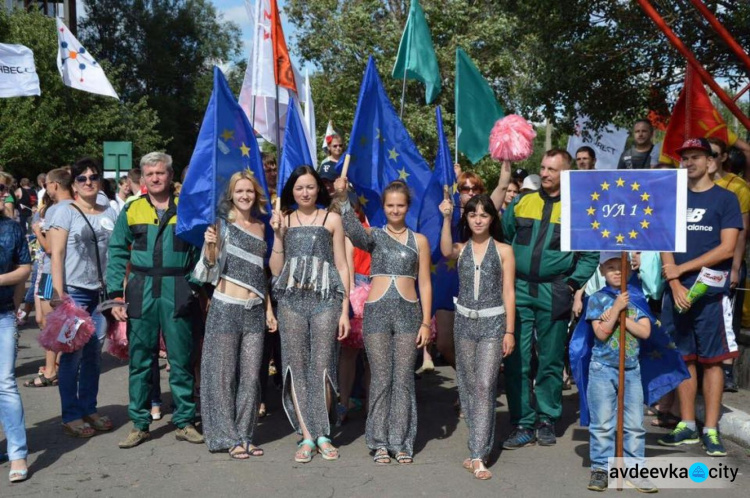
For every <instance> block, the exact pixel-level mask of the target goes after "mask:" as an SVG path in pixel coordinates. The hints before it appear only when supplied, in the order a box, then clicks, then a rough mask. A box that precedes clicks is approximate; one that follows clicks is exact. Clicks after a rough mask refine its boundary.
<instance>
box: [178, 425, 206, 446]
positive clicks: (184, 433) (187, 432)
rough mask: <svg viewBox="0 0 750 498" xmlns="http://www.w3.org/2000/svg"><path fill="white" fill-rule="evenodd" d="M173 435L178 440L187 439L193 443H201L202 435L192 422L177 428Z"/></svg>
mask: <svg viewBox="0 0 750 498" xmlns="http://www.w3.org/2000/svg"><path fill="white" fill-rule="evenodd" d="M174 436H175V438H176V439H177V440H178V441H187V442H188V443H193V444H203V435H202V434H201V433H200V432H198V429H196V428H195V426H194V425H193V424H188V425H186V426H185V427H183V428H181V429H177V430H176V431H175V432H174Z"/></svg>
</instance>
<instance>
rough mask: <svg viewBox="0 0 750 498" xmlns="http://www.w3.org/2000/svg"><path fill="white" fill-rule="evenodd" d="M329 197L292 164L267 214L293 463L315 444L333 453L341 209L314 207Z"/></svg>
mask: <svg viewBox="0 0 750 498" xmlns="http://www.w3.org/2000/svg"><path fill="white" fill-rule="evenodd" d="M330 202H331V198H330V196H329V195H328V192H327V191H326V189H325V187H324V185H323V182H322V181H321V179H320V177H319V176H318V174H317V172H316V171H315V170H314V169H312V168H311V167H310V166H300V167H299V168H297V169H295V170H294V171H293V172H292V174H291V175H290V176H289V179H288V180H287V182H286V185H284V189H283V191H282V193H281V198H280V206H279V201H277V206H276V209H275V210H274V212H273V216H272V217H271V227H272V228H273V230H274V232H275V234H276V236H275V237H274V244H273V248H272V252H271V260H270V262H269V266H270V267H271V272H272V273H273V275H274V276H278V279H277V280H276V284H275V285H274V294H275V296H276V298H277V299H278V308H277V310H278V318H279V329H280V330H281V363H282V365H283V369H284V370H283V372H282V373H283V378H284V389H283V403H284V410H285V411H286V414H287V417H289V421H290V422H291V424H292V427H294V429H295V430H296V431H297V433H299V434H301V435H302V437H303V439H302V442H301V443H300V444H299V445H298V448H297V452H296V454H295V455H294V459H295V461H296V462H300V463H307V462H309V461H310V460H312V455H313V452H314V451H315V450H316V448H317V451H318V453H320V454H321V456H322V457H323V458H324V459H325V460H335V459H337V458H338V457H339V453H338V450H337V449H336V448H335V447H334V446H333V445H332V444H331V440H330V430H331V427H330V424H329V420H328V407H329V406H330V403H331V401H332V400H331V399H330V398H328V396H329V395H331V394H332V392H333V391H335V390H336V340H337V339H338V340H339V341H340V340H343V339H345V338H346V336H347V335H348V334H349V328H350V326H349V268H348V265H347V261H346V251H345V248H344V227H343V226H342V225H341V217H340V216H339V215H338V214H336V213H329V212H328V211H327V210H323V209H318V207H317V204H321V205H323V206H325V207H328V205H329V204H330ZM294 205H296V209H293V206H294ZM282 213H284V214H283V215H282ZM329 386H330V388H331V389H329V388H328V387H329Z"/></svg>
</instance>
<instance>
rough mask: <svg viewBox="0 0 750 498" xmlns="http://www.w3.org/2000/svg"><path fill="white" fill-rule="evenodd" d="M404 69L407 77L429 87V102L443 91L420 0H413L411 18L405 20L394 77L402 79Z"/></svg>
mask: <svg viewBox="0 0 750 498" xmlns="http://www.w3.org/2000/svg"><path fill="white" fill-rule="evenodd" d="M404 68H406V77H407V78H409V79H415V80H418V81H421V82H422V83H424V84H425V86H426V87H427V88H426V89H425V100H426V101H427V103H428V104H429V103H430V102H432V101H433V100H435V97H437V96H438V94H439V93H440V70H439V69H438V63H437V56H436V55H435V47H433V45H432V37H431V36H430V27H429V26H427V20H426V19H425V18H424V11H423V10H422V6H421V5H419V0H412V2H411V7H410V8H409V18H408V19H407V20H406V27H405V28H404V34H403V36H402V37H401V44H400V45H399V46H398V57H397V58H396V64H395V65H394V66H393V74H392V76H393V77H394V78H396V79H403V77H404Z"/></svg>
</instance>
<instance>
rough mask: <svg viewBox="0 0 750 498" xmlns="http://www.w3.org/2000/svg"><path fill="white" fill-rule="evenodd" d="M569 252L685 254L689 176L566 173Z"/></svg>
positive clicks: (564, 244)
mask: <svg viewBox="0 0 750 498" xmlns="http://www.w3.org/2000/svg"><path fill="white" fill-rule="evenodd" d="M561 197H562V226H561V229H562V232H561V241H560V242H561V249H562V250H563V251H664V252H684V251H685V245H686V243H685V241H686V236H687V231H686V226H687V225H686V223H687V221H686V217H687V171H685V170H674V169H662V170H603V171H602V170H600V171H563V172H562V179H561Z"/></svg>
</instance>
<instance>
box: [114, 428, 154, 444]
mask: <svg viewBox="0 0 750 498" xmlns="http://www.w3.org/2000/svg"><path fill="white" fill-rule="evenodd" d="M149 439H151V433H150V432H148V431H142V430H140V429H136V428H135V427H134V428H133V429H132V430H131V431H130V434H128V437H126V438H125V439H123V440H122V441H120V443H119V444H118V445H117V446H119V447H120V448H122V449H127V448H135V447H136V446H138V445H139V444H141V443H143V442H145V441H148V440H149Z"/></svg>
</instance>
